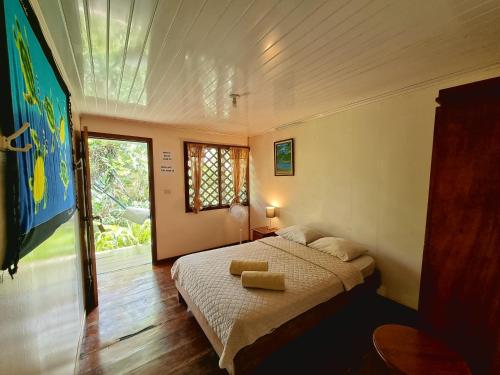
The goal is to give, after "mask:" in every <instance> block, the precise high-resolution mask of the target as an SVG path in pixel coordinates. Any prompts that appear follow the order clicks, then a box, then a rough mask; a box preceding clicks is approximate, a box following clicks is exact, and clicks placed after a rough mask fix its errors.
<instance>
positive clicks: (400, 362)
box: [373, 324, 471, 375]
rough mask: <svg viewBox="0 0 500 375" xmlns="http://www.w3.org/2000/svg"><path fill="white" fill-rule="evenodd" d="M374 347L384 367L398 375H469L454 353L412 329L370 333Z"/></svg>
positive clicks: (391, 326) (397, 327) (384, 328)
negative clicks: (384, 364)
mask: <svg viewBox="0 0 500 375" xmlns="http://www.w3.org/2000/svg"><path fill="white" fill-rule="evenodd" d="M373 345H374V346H375V349H376V350H377V352H378V354H379V355H380V357H382V359H383V360H384V362H385V363H386V365H387V366H388V367H389V368H390V369H391V370H393V371H395V372H396V373H398V374H407V375H420V374H423V375H431V374H442V375H444V374H450V375H451V374H453V375H462V374H464V375H470V374H471V372H470V370H469V368H468V367H467V364H466V363H465V362H464V361H463V360H462V358H460V356H459V355H458V354H457V353H455V352H453V351H451V350H450V349H448V348H447V347H446V346H444V345H443V344H442V343H440V342H439V341H437V340H436V339H433V338H432V337H430V336H429V335H427V334H425V333H423V332H421V331H419V330H417V329H415V328H411V327H406V326H402V325H398V324H386V325H383V326H380V327H378V328H377V329H376V330H375V332H374V333H373Z"/></svg>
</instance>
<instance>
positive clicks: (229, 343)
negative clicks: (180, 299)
mask: <svg viewBox="0 0 500 375" xmlns="http://www.w3.org/2000/svg"><path fill="white" fill-rule="evenodd" d="M232 259H254V260H267V261H268V263H269V270H270V271H273V272H284V273H285V285H286V290H285V291H284V292H276V291H269V290H259V289H245V288H243V287H242V286H241V280H240V278H239V277H237V276H233V275H231V274H230V273H229V265H230V263H231V260H232ZM372 265H373V259H372V258H371V257H369V256H363V257H362V259H361V260H358V261H357V262H356V261H352V262H342V261H341V260H339V259H338V258H336V257H334V256H332V255H329V254H326V253H323V252H320V251H318V250H315V249H311V248H309V247H307V246H304V245H301V244H298V243H295V242H292V241H288V240H286V239H284V238H281V237H272V238H264V239H261V240H259V241H254V242H250V243H246V244H243V245H237V246H232V247H226V248H221V249H216V250H212V251H206V252H202V253H196V254H190V255H187V256H184V257H182V258H179V259H178V260H177V261H176V262H175V263H174V265H173V267H172V278H173V279H174V280H175V283H176V285H177V286H178V287H180V288H182V290H184V291H185V292H186V293H187V294H188V296H189V299H190V300H191V302H192V304H194V305H195V307H196V309H197V310H199V311H200V312H201V314H202V315H203V317H204V318H205V320H206V322H207V324H208V325H209V326H210V328H211V330H213V332H214V333H215V334H216V335H217V337H218V339H219V341H220V342H221V344H222V346H223V350H222V353H221V354H220V361H219V366H220V367H221V368H226V369H227V370H228V371H229V372H230V373H232V370H233V359H234V356H235V355H236V353H237V352H238V351H239V350H240V349H242V348H243V347H245V346H247V345H250V344H252V343H253V342H255V341H256V340H257V339H258V338H259V337H262V336H264V335H266V334H268V333H270V332H272V331H273V330H274V329H275V328H277V327H279V326H281V325H282V324H284V323H286V322H287V321H289V320H291V319H293V318H294V317H296V316H298V315H300V314H302V313H304V312H306V311H307V310H309V309H311V308H313V307H315V306H317V305H319V304H321V303H323V302H326V301H328V300H329V299H331V298H333V297H334V296H336V295H337V294H339V293H342V292H343V291H344V290H349V289H352V288H353V287H355V286H356V285H358V284H360V283H362V282H363V278H364V276H363V273H365V274H366V273H369V272H370V268H371V267H372ZM372 272H373V271H372Z"/></svg>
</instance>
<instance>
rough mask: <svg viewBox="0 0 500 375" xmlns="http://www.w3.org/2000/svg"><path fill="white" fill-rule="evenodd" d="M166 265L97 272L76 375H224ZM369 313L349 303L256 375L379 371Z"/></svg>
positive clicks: (372, 313) (381, 369)
mask: <svg viewBox="0 0 500 375" xmlns="http://www.w3.org/2000/svg"><path fill="white" fill-rule="evenodd" d="M170 269H171V265H170V264H165V265H162V266H157V267H153V266H151V265H138V266H136V267H128V268H126V269H122V270H117V271H114V272H108V273H104V274H101V275H99V299H100V304H99V307H98V308H97V309H96V310H95V311H93V312H92V313H91V314H89V316H88V319H87V325H86V332H85V337H84V341H83V343H82V347H81V353H80V363H79V365H80V366H79V368H80V373H81V374H125V373H127V374H129V373H130V374H224V373H226V372H225V371H223V370H220V369H219V368H218V357H217V354H216V353H215V352H214V350H213V349H212V347H211V346H210V343H209V342H208V340H207V339H206V338H205V336H204V334H203V331H202V330H201V328H200V327H199V326H198V324H197V323H196V321H195V319H194V318H193V316H192V315H191V313H189V312H187V311H186V308H185V307H184V306H183V305H181V304H179V303H178V301H177V292H176V289H175V286H174V284H173V282H172V280H171V277H170ZM377 316H378V314H377V313H376V310H375V308H374V309H373V310H372V311H370V307H369V306H366V305H364V306H353V307H352V308H351V309H350V310H349V309H348V310H346V311H344V312H341V313H339V314H338V315H337V316H335V317H334V318H332V319H329V320H328V321H327V322H325V323H324V324H322V325H321V326H319V327H317V328H316V329H314V330H312V331H311V332H309V333H308V334H306V335H305V336H303V337H301V338H299V339H298V340H296V341H294V342H293V343H291V344H289V345H288V346H287V347H285V348H283V349H281V350H280V351H278V352H276V353H275V354H274V355H272V356H271V357H270V358H269V359H268V360H266V361H265V362H264V363H263V364H262V366H261V367H260V368H259V369H258V371H257V373H259V374H268V373H273V374H276V373H278V374H306V373H307V374H342V375H347V374H349V375H368V374H385V370H384V366H383V365H382V364H381V362H380V360H379V359H378V357H377V356H376V354H374V351H373V350H372V344H371V333H372V332H373V329H374V328H375V326H376V325H378V324H381V323H385V322H388V321H394V320H390V319H386V320H380V319H377V318H375V317H377Z"/></svg>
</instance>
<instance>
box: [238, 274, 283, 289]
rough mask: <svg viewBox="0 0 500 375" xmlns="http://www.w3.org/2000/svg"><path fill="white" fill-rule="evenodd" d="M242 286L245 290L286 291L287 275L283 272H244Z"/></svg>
mask: <svg viewBox="0 0 500 375" xmlns="http://www.w3.org/2000/svg"><path fill="white" fill-rule="evenodd" d="M241 285H243V286H244V287H245V288H259V289H270V290H285V274H284V273H281V272H263V271H244V272H243V273H242V274H241Z"/></svg>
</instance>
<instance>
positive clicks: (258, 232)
mask: <svg viewBox="0 0 500 375" xmlns="http://www.w3.org/2000/svg"><path fill="white" fill-rule="evenodd" d="M277 230H278V228H268V227H259V228H253V229H252V241H255V240H260V239H261V238H264V237H273V236H276V231H277Z"/></svg>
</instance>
